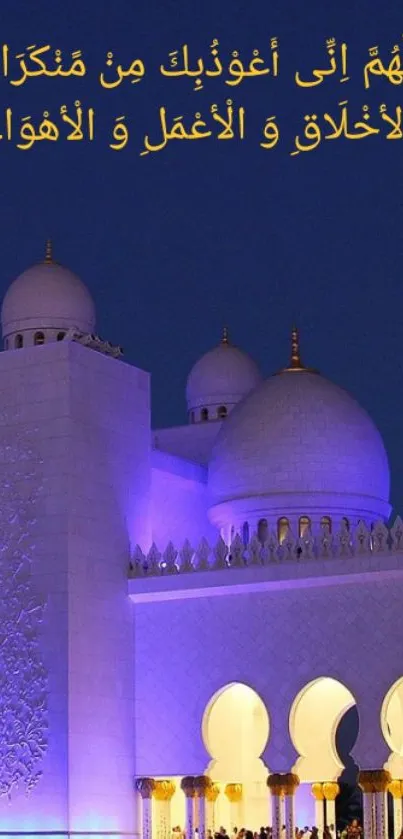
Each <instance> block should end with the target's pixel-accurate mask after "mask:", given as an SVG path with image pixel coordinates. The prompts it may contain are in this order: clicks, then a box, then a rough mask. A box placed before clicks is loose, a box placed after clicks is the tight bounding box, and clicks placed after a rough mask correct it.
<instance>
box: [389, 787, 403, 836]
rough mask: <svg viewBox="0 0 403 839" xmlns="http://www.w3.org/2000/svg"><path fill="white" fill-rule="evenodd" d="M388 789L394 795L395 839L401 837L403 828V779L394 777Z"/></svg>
mask: <svg viewBox="0 0 403 839" xmlns="http://www.w3.org/2000/svg"><path fill="white" fill-rule="evenodd" d="M388 791H389V792H390V793H391V794H392V796H393V839H399V837H400V834H401V831H402V828H403V781H401V780H399V779H396V778H394V779H393V781H391V783H390V784H389V787H388Z"/></svg>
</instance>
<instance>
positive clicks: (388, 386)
mask: <svg viewBox="0 0 403 839" xmlns="http://www.w3.org/2000/svg"><path fill="white" fill-rule="evenodd" d="M401 9H402V6H401V2H398V0H395V2H386V1H385V2H380V0H360V1H359V2H354V0H339V2H337V3H335V2H332V0H330V2H329V0H303V2H296V0H272V2H259V1H258V0H221V1H220V0H206V2H202V0H200V2H196V0H142V2H136V0H113V2H111V1H110V0H96V2H95V0H92V1H91V2H89V0H87V2H83V0H65V2H55V0H35V2H33V0H26V2H22V0H2V4H1V12H0V22H1V29H0V31H1V42H2V43H8V44H9V45H10V50H11V54H12V55H13V54H15V53H18V52H20V51H23V50H24V49H25V48H26V47H27V46H28V45H30V44H34V43H36V44H41V43H42V44H44V43H51V44H52V46H54V47H55V48H57V47H60V48H61V49H62V50H64V52H65V53H66V55H67V54H69V53H70V52H71V51H72V50H74V49H79V48H81V49H82V50H83V53H84V56H85V58H86V61H87V64H88V67H89V68H91V74H90V76H89V77H88V78H86V79H85V80H80V79H77V80H74V79H65V80H50V79H45V80H40V79H32V80H29V81H27V82H26V84H25V85H24V86H23V87H21V88H18V89H17V88H15V89H12V88H11V87H10V85H9V84H8V83H7V82H6V81H5V80H4V79H3V78H0V120H1V119H2V109H3V108H5V107H7V106H9V107H12V108H13V110H14V112H15V114H16V115H18V114H19V115H20V116H24V115H28V114H29V115H33V116H34V115H36V116H39V115H40V114H41V113H42V111H43V109H44V108H48V109H49V110H50V111H51V113H52V114H55V115H56V114H57V112H58V109H59V108H60V106H61V105H62V104H64V103H66V104H69V105H71V104H72V103H73V102H74V100H75V99H76V98H77V97H79V98H80V99H81V101H82V103H83V105H84V106H86V107H90V106H92V107H94V108H95V111H96V118H97V121H98V122H97V127H98V125H99V126H101V128H102V130H101V131H100V134H99V136H98V137H97V140H96V141H95V142H94V143H93V144H92V145H89V144H80V143H77V144H73V143H69V144H68V143H61V142H60V143H58V144H54V145H52V146H51V145H50V144H45V143H43V144H42V145H41V146H39V144H38V146H37V147H36V148H34V149H32V150H31V151H27V152H22V151H17V150H15V149H14V148H13V146H12V144H6V143H4V141H3V143H2V144H1V145H0V159H2V165H1V186H0V189H1V204H0V207H1V209H0V212H1V229H2V269H1V288H0V292H1V293H3V292H4V291H5V289H6V287H7V285H8V283H9V282H10V280H11V279H12V278H13V277H14V276H15V275H16V274H18V273H19V272H20V271H21V270H23V269H24V268H25V267H27V266H28V265H29V264H31V263H32V262H35V261H36V260H37V259H38V258H40V257H41V256H42V253H43V247H44V240H45V239H46V237H47V236H51V237H52V238H53V240H54V249H55V256H56V258H57V259H58V260H59V261H61V262H63V263H65V264H67V265H68V266H69V267H71V268H72V269H73V270H75V271H77V273H78V274H79V275H80V276H81V277H82V278H83V280H84V281H85V282H86V283H87V284H88V286H89V288H90V290H91V292H92V294H93V296H94V298H95V300H96V303H97V307H98V315H99V320H98V331H99V333H100V334H101V335H102V336H103V337H105V338H107V339H110V340H111V341H113V342H116V343H120V344H122V346H123V347H124V349H125V354H126V358H127V360H128V361H130V362H133V363H135V364H137V365H138V366H140V367H143V368H145V369H147V370H149V371H151V372H152V374H153V414H154V424H155V425H174V424H179V423H181V422H182V421H183V420H184V418H185V402H184V390H185V382H186V376H187V374H188V372H189V370H190V368H191V366H192V364H193V363H194V361H195V360H196V359H197V358H198V357H199V356H200V355H201V354H202V353H203V352H205V351H206V350H207V349H209V348H210V347H211V346H213V345H214V344H215V343H216V342H217V340H218V339H219V337H220V333H221V329H222V325H223V324H224V323H225V324H228V325H229V327H230V332H231V336H232V338H233V340H234V341H235V342H236V343H237V344H239V345H240V346H241V347H243V348H244V349H245V350H247V351H248V352H250V353H251V354H252V356H253V357H254V358H255V359H256V360H257V361H258V363H259V364H260V366H261V368H262V371H263V372H264V373H266V374H269V373H270V372H271V371H274V370H276V369H277V368H278V367H280V366H282V365H283V364H284V363H285V362H286V361H287V359H288V352H289V332H290V328H291V325H292V322H293V321H296V322H297V324H298V325H299V327H300V331H301V340H302V349H303V357H304V360H305V361H306V363H308V364H310V365H312V366H315V367H317V368H319V369H320V371H321V372H323V373H324V374H325V375H326V376H328V377H330V378H331V379H333V380H334V381H336V382H338V383H339V384H341V385H343V386H345V387H346V388H347V389H349V390H350V391H351V392H352V393H353V394H354V395H355V396H356V397H357V398H358V400H359V401H360V402H361V404H362V405H363V406H364V407H365V408H366V409H367V410H368V411H369V413H370V414H371V415H372V417H373V418H374V420H375V421H376V423H377V425H378V427H379V429H380V431H381V433H382V435H383V437H384V440H385V442H386V446H387V449H388V452H389V456H390V460H391V465H392V476H393V501H394V503H395V504H396V505H397V506H398V507H399V508H400V510H401V511H402V510H403V470H402V459H403V452H402V446H401V436H402V435H401V426H402V415H403V366H402V359H401V354H402V337H401V336H402V332H403V305H402V304H403V294H402V273H403V258H402V257H403V232H402V227H403V210H402V159H403V141H400V142H399V141H397V142H387V141H386V140H384V139H378V138H369V139H367V140H363V141H358V142H352V141H347V140H344V141H337V142H333V143H330V142H329V143H324V144H322V146H320V147H319V148H318V149H317V150H316V151H314V152H312V153H309V154H305V155H299V156H298V157H291V156H290V154H289V151H290V150H291V149H292V147H293V137H294V135H295V134H296V133H300V132H301V126H302V124H303V116H304V114H305V113H313V112H315V113H317V114H319V115H320V114H323V112H324V111H326V110H328V111H329V112H333V113H337V112H338V107H337V103H338V102H339V101H340V100H341V99H343V98H348V100H349V102H350V103H351V106H352V107H354V108H355V113H356V118H358V116H359V112H360V108H361V106H362V105H363V104H369V105H370V106H371V105H372V108H373V113H374V114H375V113H376V109H377V108H378V107H379V105H380V104H381V103H382V102H386V103H387V104H388V105H390V107H391V108H392V106H396V105H398V104H403V86H401V87H392V86H391V85H390V84H389V83H388V82H387V81H386V80H385V79H378V80H374V87H373V89H372V90H371V92H370V94H368V92H365V91H364V88H363V83H362V75H361V72H362V71H361V68H362V65H363V63H365V60H366V59H367V50H368V47H370V46H373V45H374V44H379V45H380V46H381V48H382V51H383V53H384V54H385V56H386V55H387V54H388V51H389V50H390V49H391V47H392V46H393V44H395V43H400V44H401V45H402V48H403V40H402V33H403V17H402V15H401ZM271 36H277V37H278V38H279V43H280V77H279V78H278V79H277V80H274V79H269V78H264V77H263V78H262V79H256V80H245V81H244V82H243V85H241V86H240V87H238V88H236V89H233V90H232V97H233V100H234V102H235V103H236V104H239V105H241V104H242V105H244V106H245V108H246V111H247V119H248V127H249V125H250V126H251V129H250V133H249V135H248V137H247V139H246V140H245V141H244V143H243V144H241V143H232V142H228V143H218V142H210V141H208V142H198V143H181V144H179V143H176V144H173V143H172V144H171V145H170V146H168V147H167V148H166V149H165V150H164V151H163V152H161V153H159V154H156V155H149V156H148V157H140V156H139V151H140V150H141V146H142V143H141V138H142V136H143V135H144V133H146V132H150V133H151V132H154V133H156V132H157V127H158V118H157V117H158V108H159V107H160V105H165V106H166V107H167V108H168V109H169V112H170V113H171V114H172V115H180V114H183V113H187V114H188V115H190V116H192V115H193V113H194V111H195V110H204V112H208V109H209V106H210V105H211V104H212V103H213V102H219V103H221V104H223V103H224V101H225V98H226V97H227V96H228V93H229V88H227V87H226V86H225V85H224V84H223V82H222V81H213V80H211V81H210V83H206V84H205V86H204V89H203V91H201V92H197V93H196V92H193V85H192V82H191V81H190V80H189V79H177V80H173V79H169V80H166V79H163V78H162V77H161V76H160V75H159V73H158V67H159V65H160V63H163V62H166V60H167V55H168V52H169V51H171V50H173V49H176V48H178V47H180V46H181V44H183V43H187V44H189V47H190V48H191V49H192V51H194V55H195V57H198V56H199V55H201V56H205V57H206V58H207V57H208V55H209V44H210V43H211V40H212V39H213V38H218V39H219V41H220V50H221V54H222V57H223V59H224V58H225V57H226V56H227V60H228V57H229V54H230V52H231V51H232V50H233V49H239V50H240V51H241V53H242V54H243V55H244V57H245V60H247V59H248V58H250V55H251V50H252V49H253V48H259V49H260V50H261V53H262V55H263V56H264V55H266V54H267V55H268V54H269V39H270V37H271ZM332 36H334V37H336V38H337V39H338V40H339V41H342V40H345V41H347V43H348V46H349V57H350V76H351V81H350V82H349V83H348V84H345V85H341V84H340V83H339V81H338V79H337V78H336V77H334V78H333V79H328V80H327V82H325V83H324V84H323V85H322V86H321V87H319V88H316V89H313V90H311V91H301V90H298V89H297V88H296V86H295V84H294V81H293V78H294V72H295V70H297V69H299V70H301V71H304V72H306V74H309V71H310V70H311V69H312V68H313V67H315V66H316V67H320V66H326V52H325V47H324V40H325V38H329V37H332ZM107 50H113V51H114V53H115V56H116V57H118V58H119V60H121V61H122V62H126V63H129V62H130V61H131V59H132V58H134V57H135V56H137V55H139V56H140V57H142V58H143V60H144V61H145V63H146V67H147V76H146V79H145V80H143V81H142V82H141V83H140V84H138V85H130V84H128V83H127V84H126V85H125V86H122V87H121V88H119V89H117V90H115V91H104V90H102V88H101V87H100V86H99V84H98V81H97V72H98V69H99V70H101V69H103V68H104V61H105V54H106V51H107ZM121 114H125V115H126V118H127V121H128V122H129V124H130V127H131V131H132V135H131V137H133V139H132V141H131V143H130V144H129V145H128V147H127V148H126V149H125V150H124V151H123V152H119V153H116V152H113V151H111V150H110V149H109V148H108V133H107V129H108V127H109V126H110V125H112V124H113V118H114V117H116V116H120V115H121ZM271 114H276V115H277V117H278V119H279V121H280V124H281V129H282V138H281V142H280V144H279V146H278V147H277V149H275V150H273V151H271V152H264V151H263V150H262V149H261V148H260V147H259V141H260V139H261V138H260V134H259V127H260V125H262V124H263V123H264V120H265V118H266V117H268V116H269V115H271ZM0 133H1V132H0ZM134 138H135V139H134Z"/></svg>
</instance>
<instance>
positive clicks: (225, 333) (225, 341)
mask: <svg viewBox="0 0 403 839" xmlns="http://www.w3.org/2000/svg"><path fill="white" fill-rule="evenodd" d="M221 343H222V344H229V338H228V326H224V329H223V331H222V338H221Z"/></svg>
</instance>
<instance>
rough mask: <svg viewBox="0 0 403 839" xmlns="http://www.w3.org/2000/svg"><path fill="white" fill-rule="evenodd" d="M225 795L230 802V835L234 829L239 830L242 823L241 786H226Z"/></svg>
mask: <svg viewBox="0 0 403 839" xmlns="http://www.w3.org/2000/svg"><path fill="white" fill-rule="evenodd" d="M225 795H226V796H227V798H228V801H229V802H230V819H231V833H232V832H233V830H234V827H237V828H238V830H240V828H241V826H242V825H241V822H242V784H227V786H226V787H225Z"/></svg>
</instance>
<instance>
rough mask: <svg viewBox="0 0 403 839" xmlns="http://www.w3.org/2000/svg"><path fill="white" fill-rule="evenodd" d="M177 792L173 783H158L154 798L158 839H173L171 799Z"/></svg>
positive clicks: (156, 783) (154, 790)
mask: <svg viewBox="0 0 403 839" xmlns="http://www.w3.org/2000/svg"><path fill="white" fill-rule="evenodd" d="M174 792H175V784H174V783H172V781H156V782H155V787H154V789H153V798H154V800H155V803H156V808H155V809H156V811H155V821H156V827H157V830H156V837H157V839H171V799H172V796H173V794H174Z"/></svg>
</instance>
